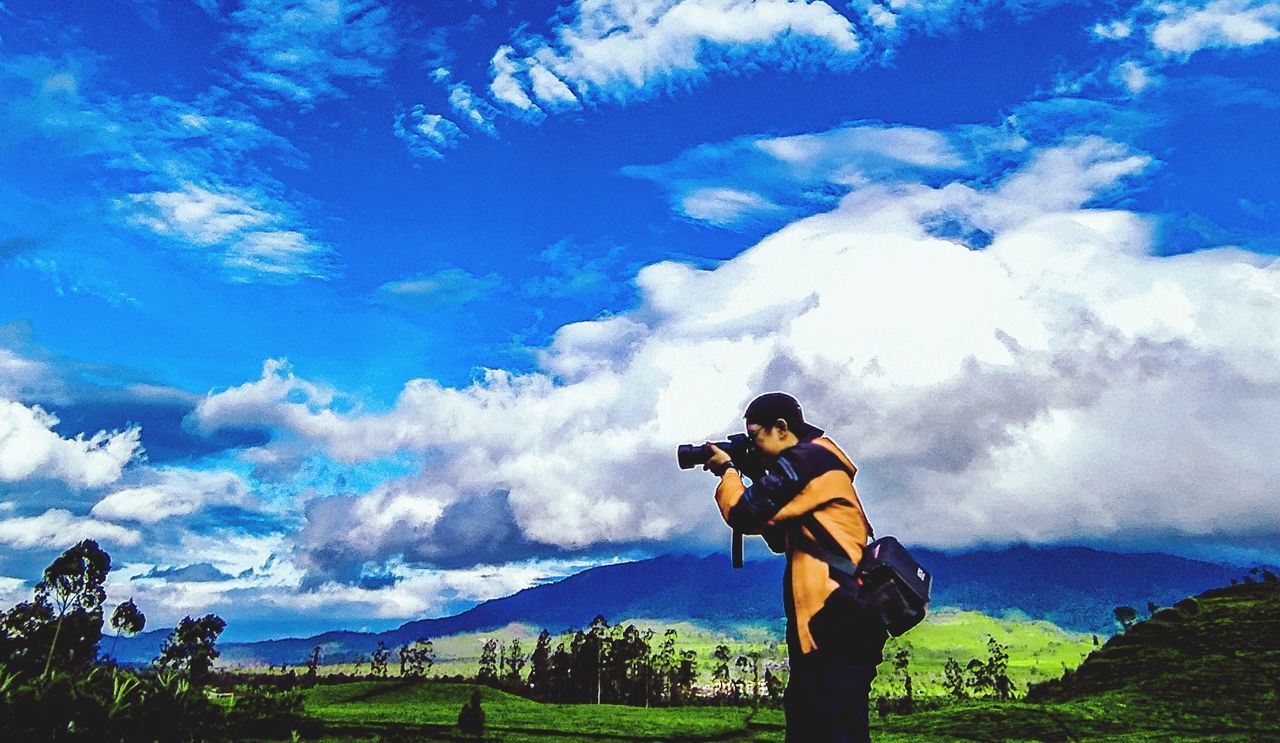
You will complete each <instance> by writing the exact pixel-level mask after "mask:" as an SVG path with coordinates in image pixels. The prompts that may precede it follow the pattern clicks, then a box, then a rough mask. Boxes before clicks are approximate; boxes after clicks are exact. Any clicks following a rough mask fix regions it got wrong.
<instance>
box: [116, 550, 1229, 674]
mask: <svg viewBox="0 0 1280 743" xmlns="http://www.w3.org/2000/svg"><path fill="white" fill-rule="evenodd" d="M913 554H914V555H915V556H916V557H917V558H918V560H919V561H920V562H921V563H922V564H923V565H925V566H926V567H927V568H928V569H930V570H931V571H932V572H933V581H934V582H933V602H932V606H934V607H937V608H941V607H953V608H958V609H966V610H972V611H980V612H983V613H985V614H990V615H994V616H1002V615H1009V614H1019V615H1025V616H1026V617H1029V618H1032V619H1046V620H1048V621H1051V622H1053V623H1055V624H1058V625H1060V626H1062V627H1065V628H1068V629H1075V630H1081V631H1091V632H1099V633H1103V634H1109V633H1110V632H1111V630H1112V629H1114V623H1113V620H1112V609H1113V608H1114V607H1116V606H1118V605H1132V606H1134V607H1136V608H1139V609H1143V608H1145V607H1146V606H1147V603H1148V602H1154V603H1156V604H1157V605H1161V606H1165V605H1168V604H1170V603H1172V602H1174V601H1177V600H1179V599H1181V598H1183V597H1185V596H1188V595H1190V594H1193V593H1196V592H1199V591H1202V590H1205V589H1206V588H1209V587H1212V586H1220V585H1223V584H1225V583H1228V582H1229V581H1230V580H1231V579H1232V578H1236V577H1238V576H1240V575H1241V574H1242V573H1243V571H1242V570H1241V569H1239V568H1234V567H1228V566H1223V565H1215V564H1213V563H1208V562H1201V561H1197V560H1188V559H1185V558H1180V557H1173V556H1171V555H1164V554H1158V553H1145V554H1117V553H1112V552H1103V551H1100V550H1094V549H1088V548H1084V547H1026V546H1019V547H1011V548H1008V549H1004V550H980V551H972V552H965V553H953V554H948V553H942V552H934V551H930V550H924V549H920V550H913ZM783 565H784V561H783V559H782V558H781V557H777V558H774V559H764V560H758V561H750V562H748V563H747V564H746V565H745V566H744V567H743V568H742V569H741V570H734V569H733V568H732V567H731V566H730V564H729V559H728V557H727V556H724V555H713V556H709V557H701V558H699V557H690V556H684V555H667V556H663V557H656V558H653V559H649V560H641V561H638V562H631V563H623V564H619V565H608V566H604V567H598V568H592V569H590V570H586V571H583V572H581V573H578V574H576V575H572V576H569V577H568V578H565V579H563V580H560V581H557V582H555V583H549V584H546V585H540V586H535V587H533V588H527V589H525V590H523V591H520V592H518V593H516V594H513V595H511V596H507V597H504V598H500V599H494V600H492V601H486V602H484V603H482V604H480V605H478V606H476V607H473V608H471V609H468V610H467V611H464V612H462V613H460V614H457V615H454V616H450V617H441V618H437V619H422V620H417V621H413V622H408V623H406V624H404V625H402V626H400V627H399V628H397V629H395V630H391V631H389V632H383V633H378V634H374V633H363V632H348V631H335V632H326V633H324V634H321V635H316V636H314V637H308V638H296V639H293V638H291V639H283V640H269V641H263V642H254V643H228V644H225V645H221V646H220V648H221V650H222V657H223V661H224V662H229V663H254V662H256V663H261V662H269V663H283V662H289V663H296V662H299V661H300V660H301V659H302V658H304V657H305V656H306V654H307V653H308V652H309V651H310V650H311V649H312V648H313V647H315V646H316V645H321V646H323V647H324V648H325V657H326V658H328V659H330V660H339V659H341V658H344V657H351V658H353V657H355V656H357V655H360V654H366V653H368V652H369V651H370V650H372V649H373V648H374V647H376V646H377V643H378V642H379V641H382V642H385V643H386V644H387V645H388V647H392V648H394V647H398V646H399V645H402V644H406V643H409V642H412V641H413V640H415V639H417V638H419V637H424V636H425V637H444V636H448V635H454V634H458V633H462V632H475V631H486V630H491V629H497V628H500V627H505V626H507V625H509V624H512V623H515V622H519V623H523V624H529V625H533V626H536V627H545V628H547V629H549V630H551V631H553V632H558V631H561V630H565V629H568V628H572V627H585V626H586V625H588V624H590V622H591V620H592V619H593V618H594V617H595V616H596V615H597V614H600V615H603V616H604V617H605V618H606V619H609V620H610V621H620V620H625V619H631V618H646V619H659V620H673V621H674V620H680V621H694V622H698V623H702V624H709V625H712V626H715V625H729V624H741V623H768V624H772V625H774V626H779V627H780V626H781V623H782V599H781V595H782V571H783ZM164 634H165V632H164V631H157V632H150V633H145V634H143V635H139V636H137V637H134V638H127V639H123V640H121V641H120V644H119V646H118V647H117V649H116V653H115V655H116V656H117V657H118V658H120V659H121V660H122V661H125V662H141V661H145V660H146V659H148V658H151V657H154V656H155V654H156V653H157V652H158V651H159V646H160V642H162V641H163V638H164Z"/></svg>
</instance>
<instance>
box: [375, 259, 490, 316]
mask: <svg viewBox="0 0 1280 743" xmlns="http://www.w3.org/2000/svg"><path fill="white" fill-rule="evenodd" d="M503 285H504V283H503V281H502V279H501V278H500V277H499V276H498V275H497V274H494V273H489V274H486V275H484V276H476V275H475V274H472V273H470V272H468V271H464V270H462V269H460V268H445V269H441V270H440V271H436V272H435V273H428V274H420V275H418V276H413V277H410V278H405V279H397V280H396V281H388V282H387V283H385V284H383V285H382V286H380V287H378V297H379V299H380V300H382V301H384V302H389V303H392V304H400V305H409V306H419V307H459V306H461V305H464V304H467V303H468V302H474V301H477V300H480V299H484V298H487V297H489V296H492V295H493V294H494V293H495V292H497V291H498V290H499V289H501V288H502V287H503Z"/></svg>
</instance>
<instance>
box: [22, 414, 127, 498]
mask: <svg viewBox="0 0 1280 743" xmlns="http://www.w3.org/2000/svg"><path fill="white" fill-rule="evenodd" d="M57 424H58V418H57V416H55V415H54V414H52V413H49V412H47V411H45V410H44V409H42V408H41V407H39V406H30V407H28V406H26V405H23V404H22V403H19V402H15V401H13V400H6V399H3V398H0V482H10V483H12V482H20V481H24V480H29V479H48V480H57V481H61V482H63V483H65V484H67V485H69V486H70V487H73V488H98V487H103V486H106V485H110V484H111V483H113V482H115V481H116V480H119V479H120V475H121V473H122V472H123V471H124V468H125V466H126V465H128V464H129V462H131V461H132V460H133V459H134V458H135V457H137V456H138V454H139V453H140V452H141V448H142V447H141V443H140V431H139V430H138V429H137V428H127V429H125V430H122V431H114V432H107V431H99V432H97V433H95V434H93V435H90V436H86V435H85V434H80V435H78V436H76V437H74V438H65V437H63V436H60V435H58V434H57V433H56V432H54V431H53V428H54V426H56V425H57Z"/></svg>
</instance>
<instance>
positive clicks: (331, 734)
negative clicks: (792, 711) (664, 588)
mask: <svg viewBox="0 0 1280 743" xmlns="http://www.w3.org/2000/svg"><path fill="white" fill-rule="evenodd" d="M473 688H474V687H472V686H471V685H469V684H452V683H440V682H419V683H413V682H408V681H403V682H402V681H398V680H390V681H363V682H356V683H351V684H341V685H335V686H330V687H318V688H316V689H313V690H310V691H309V692H308V696H307V709H308V713H309V714H311V715H313V716H315V717H316V718H318V719H319V720H322V721H323V728H322V729H321V731H320V737H319V739H321V740H326V741H334V743H338V742H341V743H353V742H354V741H377V740H398V739H405V740H408V739H415V740H417V739H423V738H426V739H431V740H468V738H466V737H465V736H462V735H460V734H459V733H458V732H457V730H456V728H455V727H454V725H455V723H456V721H457V714H458V710H459V709H460V708H461V707H462V705H463V704H464V703H465V702H466V701H467V700H468V699H469V698H470V696H471V691H472V689H473ZM482 694H483V706H484V709H485V714H486V718H487V725H486V732H485V736H484V739H485V740H488V741H503V742H507V743H517V742H532V741H539V742H540V743H568V742H569V741H628V742H634V743H656V742H657V741H688V742H690V743H692V742H694V741H708V742H709V741H743V742H745V741H756V742H757V743H766V742H776V743H781V741H782V740H783V738H784V737H785V736H784V728H785V721H784V718H783V715H782V713H781V711H780V710H775V709H762V710H759V711H752V710H750V709H748V708H734V707H684V708H676V709H644V708H638V707H622V706H616V705H599V706H597V705H560V704H541V703H539V702H534V701H530V700H527V699H523V698H521V697H517V696H514V695H510V694H506V693H504V692H501V691H497V690H493V689H487V688H486V689H483V691H482ZM1277 733H1280V729H1276V728H1265V729H1263V728H1252V729H1251V728H1243V729H1242V728H1241V727H1239V726H1230V725H1227V726H1224V725H1223V724H1221V722H1220V721H1218V720H1216V719H1214V718H1212V717H1204V716H1199V715H1187V714H1177V713H1176V712H1175V711H1174V710H1172V709H1169V708H1167V707H1165V706H1162V705H1158V704H1156V705H1153V704H1152V700H1150V699H1149V698H1146V697H1143V696H1142V695H1137V694H1131V693H1128V694H1126V693H1118V694H1105V695H1100V696H1097V697H1093V698H1090V699H1087V700H1077V701H1073V702H1067V703H1054V704H1031V703H1026V702H1005V703H995V702H980V701H974V702H962V703H958V704H955V705H950V706H947V707H944V708H941V709H936V710H932V711H928V712H919V713H916V714H913V715H890V716H889V717H888V718H885V719H876V718H874V717H873V720H872V734H873V738H874V739H875V740H876V741H885V742H886V743H906V742H907V741H921V742H922V743H930V742H938V743H942V742H944V741H1005V740H1028V741H1030V740H1036V741H1073V740H1074V741H1210V740H1215V741H1216V740H1221V741H1232V740H1236V741H1246V740H1250V741H1252V740H1275V739H1277V738H1276V737H1275V735H1276V734H1277ZM1259 735H1261V736H1262V737H1259ZM472 740H474V739H472Z"/></svg>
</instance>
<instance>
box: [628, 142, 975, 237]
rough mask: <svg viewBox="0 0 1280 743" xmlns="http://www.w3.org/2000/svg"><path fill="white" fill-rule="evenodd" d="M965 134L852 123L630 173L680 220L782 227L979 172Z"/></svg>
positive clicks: (717, 148)
mask: <svg viewBox="0 0 1280 743" xmlns="http://www.w3.org/2000/svg"><path fill="white" fill-rule="evenodd" d="M973 150H974V147H973V146H972V144H971V143H969V142H968V141H966V139H965V138H964V137H963V136H959V135H947V134H942V133H938V132H934V131H930V130H926V129H921V128H917V127H909V126H884V125H880V124H851V125H847V126H842V127H838V128H836V129H832V130H830V131H826V132H820V133H815V134H800V135H795V136H785V137H759V136H751V137H743V138H740V139H737V140H733V141H731V142H727V143H718V144H708V145H702V146H699V147H696V148H694V149H692V150H689V151H687V152H684V153H681V154H680V155H679V156H678V157H677V158H676V159H675V160H673V161H671V162H669V163H665V164H662V165H645V166H639V165H633V166H628V167H625V168H623V169H622V172H623V174H625V175H629V176H632V177H635V178H643V179H645V180H651V181H654V182H655V183H657V184H659V185H660V186H662V187H663V188H664V189H666V190H667V192H668V194H669V197H670V199H671V202H672V206H673V208H674V209H675V210H676V211H677V212H678V213H680V214H683V215H684V216H686V217H688V218H690V219H694V220H697V221H700V222H706V223H708V224H713V225H716V226H719V227H730V228H737V227H755V226H758V225H760V224H762V223H763V224H779V223H782V222H783V221H785V220H786V219H788V218H794V217H796V216H798V215H799V214H800V213H803V212H807V211H813V210H816V209H818V208H826V207H829V206H830V205H831V204H833V203H834V202H835V201H836V200H837V199H838V198H840V197H842V196H843V195H845V194H846V193H848V192H849V191H850V190H853V189H856V188H858V187H860V186H864V185H867V184H871V183H885V182H889V181H893V180H918V179H921V178H930V179H933V180H936V179H943V178H947V177H954V176H955V174H957V173H960V172H964V171H966V170H972V169H973V168H974V167H976V163H975V162H974V159H975V158H976V157H977V155H976V154H975V153H974V151H973Z"/></svg>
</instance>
